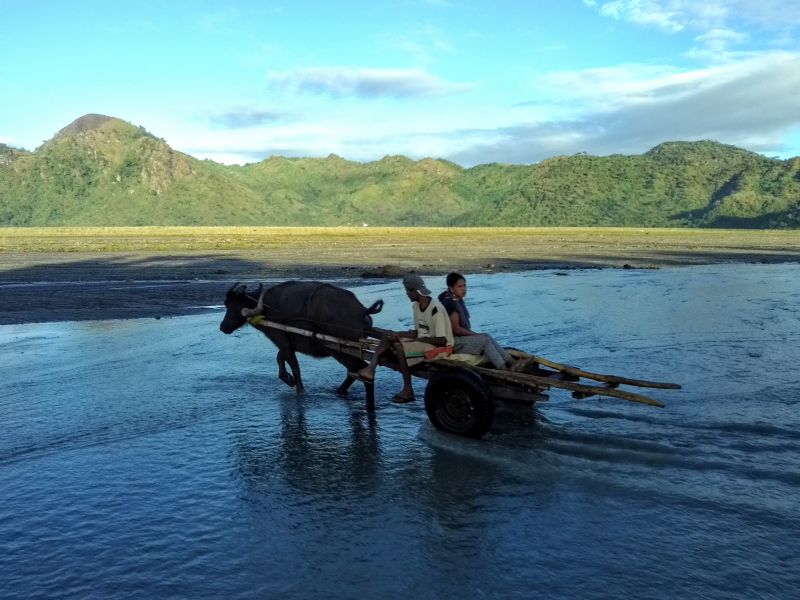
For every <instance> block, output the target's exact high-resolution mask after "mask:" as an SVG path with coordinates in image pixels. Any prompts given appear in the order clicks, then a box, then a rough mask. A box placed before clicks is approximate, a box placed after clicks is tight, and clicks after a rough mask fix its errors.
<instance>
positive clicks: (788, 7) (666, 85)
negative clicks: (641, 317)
mask: <svg viewBox="0 0 800 600" xmlns="http://www.w3.org/2000/svg"><path fill="white" fill-rule="evenodd" d="M0 14H1V15H2V19H0V39H2V40H3V48H4V56H3V58H2V59H0V142H3V143H6V144H10V145H13V146H17V147H23V148H27V149H29V150H32V149H34V148H36V147H37V146H39V145H40V144H41V143H42V142H43V141H45V140H47V139H49V138H51V137H52V136H53V135H54V134H55V133H56V132H57V131H58V130H59V129H61V128H62V127H64V126H66V125H67V124H69V123H70V122H71V121H73V120H74V119H76V118H78V117H80V116H82V115H84V114H87V113H101V114H106V115H110V116H114V117H119V118H121V119H124V120H126V121H130V122H131V123H133V124H135V125H141V126H143V127H144V128H145V129H147V130H148V131H150V132H151V133H153V134H154V135H156V136H158V137H161V138H163V139H165V140H166V141H167V142H168V143H169V144H170V145H171V146H172V147H174V148H176V149H178V150H181V151H183V152H186V153H188V154H190V155H192V156H195V157H197V158H209V159H211V160H215V161H218V162H223V163H246V162H256V161H259V160H262V159H264V158H267V157H269V156H271V155H283V156H327V155H328V154H331V153H336V154H338V155H340V156H342V157H344V158H347V159H350V160H357V161H371V160H378V159H380V158H381V157H383V156H386V155H392V154H404V155H406V156H409V157H411V158H414V159H419V158H424V157H427V156H430V157H434V158H446V159H449V160H453V161H454V162H456V163H458V164H461V165H463V166H472V165H475V164H481V163H488V162H506V163H522V164H529V163H535V162H538V161H540V160H542V159H544V158H547V157H550V156H554V155H560V154H567V155H569V154H574V153H577V152H587V153H589V154H596V155H607V154H613V153H622V154H638V153H641V152H644V151H646V150H648V149H649V148H651V147H652V146H655V145H656V144H659V143H661V142H664V141H668V140H699V139H714V140H718V141H720V142H723V143H728V144H735V145H737V146H740V147H743V148H747V149H749V150H753V151H756V152H760V153H763V154H766V155H767V156H779V157H782V158H787V157H790V156H797V155H800V0H780V1H778V0H703V1H702V2H701V1H700V0H538V1H537V0H529V1H525V0H518V1H511V0H491V1H478V0H463V1H462V0H395V1H386V2H380V1H379V0H372V1H364V2H352V1H345V0H338V1H336V2H323V1H311V0H291V1H290V0H286V1H269V0H261V1H252V2H251V1H228V2H219V1H216V2H210V1H209V2H206V1H193V2H190V1H183V0H178V1H174V0H161V1H159V2H154V1H150V0H139V1H136V2H128V1H125V0H118V1H111V0H107V1H98V0H95V1H91V0H86V1H80V2H79V1H68V0H51V1H48V0H30V1H28V2H19V1H17V0H0Z"/></svg>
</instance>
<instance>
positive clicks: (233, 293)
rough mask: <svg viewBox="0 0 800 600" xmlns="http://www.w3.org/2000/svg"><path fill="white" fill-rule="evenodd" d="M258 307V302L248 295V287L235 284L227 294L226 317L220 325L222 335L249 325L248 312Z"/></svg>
mask: <svg viewBox="0 0 800 600" xmlns="http://www.w3.org/2000/svg"><path fill="white" fill-rule="evenodd" d="M255 305H256V301H255V300H254V299H253V298H252V297H251V296H249V295H248V294H247V286H246V285H244V284H243V283H234V284H233V286H232V287H231V289H229V290H228V293H227V294H225V309H226V310H225V316H224V317H223V318H222V322H221V323H220V324H219V330H220V331H221V332H222V333H233V332H234V331H236V330H237V329H239V327H241V326H242V325H244V324H245V323H247V317H246V316H245V314H246V313H243V312H242V311H243V310H244V311H247V310H248V309H251V308H253V307H254V306H255Z"/></svg>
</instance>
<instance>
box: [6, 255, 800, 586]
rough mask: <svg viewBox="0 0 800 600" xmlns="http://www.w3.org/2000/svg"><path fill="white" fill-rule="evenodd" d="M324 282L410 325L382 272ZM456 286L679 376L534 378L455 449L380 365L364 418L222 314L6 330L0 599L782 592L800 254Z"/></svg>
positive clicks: (525, 327)
mask: <svg viewBox="0 0 800 600" xmlns="http://www.w3.org/2000/svg"><path fill="white" fill-rule="evenodd" d="M427 281H428V285H429V287H431V288H432V289H434V290H437V291H438V290H439V289H441V287H442V286H443V278H428V279H427ZM338 283H340V284H342V285H345V286H348V287H351V288H352V289H353V290H354V291H355V292H356V294H357V295H358V296H359V298H360V299H361V300H362V302H363V303H364V304H365V305H368V304H371V303H372V302H373V301H375V300H377V299H378V298H383V299H384V300H385V301H386V306H385V308H384V311H383V312H382V313H381V314H380V315H377V318H376V325H378V326H381V327H387V328H393V329H405V328H408V327H410V306H409V304H408V300H407V299H406V298H405V295H404V293H403V291H402V288H401V286H400V285H399V284H398V283H396V282H391V283H387V282H380V283H371V284H366V285H364V284H362V283H358V282H352V281H344V282H338ZM468 283H469V295H468V297H467V300H468V302H469V305H470V310H471V312H472V314H473V325H474V326H475V328H477V329H479V330H485V331H490V332H492V333H493V334H494V336H495V337H496V338H497V339H498V340H501V341H502V342H504V343H506V344H507V345H511V346H515V347H519V348H524V349H526V350H528V351H531V352H535V353H537V354H541V355H543V356H546V357H548V358H552V359H554V360H558V361H561V362H568V363H570V364H575V365H578V366H581V367H583V368H586V369H591V370H594V371H599V372H607V373H616V374H622V375H628V376H633V377H639V378H645V379H654V380H662V381H675V382H677V383H680V384H682V386H683V389H681V390H677V391H673V390H651V395H653V396H655V397H657V398H659V399H660V400H662V401H663V402H664V403H665V405H666V408H663V409H658V408H653V407H648V406H643V405H635V404H631V403H628V402H625V401H623V400H615V399H610V398H607V399H599V398H596V397H595V398H589V399H585V400H574V399H572V398H571V397H570V396H569V394H568V393H567V392H565V391H555V390H554V391H553V393H552V394H551V397H550V399H549V400H548V401H547V402H543V403H540V404H537V405H536V408H535V409H528V410H513V411H510V410H505V411H501V412H500V413H499V414H498V416H497V419H496V422H495V425H494V427H493V429H492V430H491V431H490V433H489V434H488V435H487V436H486V437H485V438H484V439H483V440H480V441H475V440H468V439H462V438H457V437H453V436H450V435H447V434H443V433H441V432H439V431H437V430H435V429H434V428H433V427H432V426H431V425H430V424H429V423H428V421H427V418H426V415H425V410H424V406H423V403H422V402H421V401H418V402H416V403H414V404H410V405H401V406H398V405H394V404H392V403H391V402H390V401H389V399H390V398H391V396H392V394H393V393H394V392H395V391H397V390H398V389H399V386H400V379H399V375H398V374H396V373H394V372H391V371H388V370H386V369H381V370H380V371H379V372H378V381H377V386H376V399H377V410H376V411H375V412H374V413H369V412H367V411H366V410H365V408H364V396H363V391H362V390H361V389H360V388H359V387H358V384H357V385H354V386H353V388H352V389H351V392H350V397H349V399H342V398H340V397H338V396H336V395H335V394H334V393H333V390H334V388H335V387H336V385H338V383H339V382H340V381H341V379H342V376H343V372H342V369H341V367H340V366H339V365H338V364H337V363H335V362H334V361H332V360H315V359H311V358H308V357H301V359H300V361H301V367H302V369H303V375H304V380H305V383H306V388H307V393H306V394H305V395H304V396H297V395H296V394H295V393H294V392H293V391H292V390H291V389H290V388H288V387H286V386H284V385H283V384H282V383H281V382H280V381H279V380H278V379H277V377H276V373H277V368H276V365H275V361H274V356H275V350H274V347H273V346H271V344H270V343H269V342H268V341H266V340H264V339H263V337H262V336H261V335H260V334H259V333H258V332H256V331H254V330H242V331H240V332H237V333H236V334H234V335H232V336H225V335H223V334H221V333H220V332H219V330H218V324H219V321H220V319H221V317H222V314H223V311H222V309H221V308H210V309H209V310H208V311H207V312H205V313H203V314H199V315H193V316H186V317H173V318H165V319H132V320H123V321H88V322H67V323H44V324H25V325H6V326H1V327H0V356H1V357H2V361H1V362H0V381H2V384H1V385H2V397H0V422H2V427H3V429H2V431H3V433H2V435H1V436H0V582H2V583H1V584H0V597H2V598H5V599H9V600H10V599H29V598H40V597H47V598H81V599H88V598H98V599H108V598H126V599H127V598H143V599H145V598H146V599H153V598H313V597H325V598H334V599H337V598H406V597H413V598H416V599H426V598H504V599H505V598H532V597H544V598H621V597H633V598H675V597H695V598H748V599H749V598H790V597H795V595H796V593H797V589H798V586H800V500H799V498H800V366H799V365H800V265H797V264H784V265H712V266H701V267H685V268H667V269H660V270H612V269H609V270H584V271H580V270H579V271H535V272H525V273H512V274H496V275H475V276H469V277H468ZM222 293H224V290H222ZM424 383H425V382H424V381H422V380H419V381H417V382H416V383H415V389H416V391H417V395H418V397H420V398H421V397H422V395H423V390H424Z"/></svg>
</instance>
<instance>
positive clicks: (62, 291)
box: [0, 254, 360, 324]
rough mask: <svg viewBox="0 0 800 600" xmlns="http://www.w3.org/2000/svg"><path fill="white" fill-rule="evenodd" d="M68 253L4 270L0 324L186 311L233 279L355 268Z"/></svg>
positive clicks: (323, 274)
mask: <svg viewBox="0 0 800 600" xmlns="http://www.w3.org/2000/svg"><path fill="white" fill-rule="evenodd" d="M68 258H69V254H66V255H64V260H63V261H60V262H53V263H46V264H35V265H29V266H25V267H21V268H16V269H14V268H10V269H5V270H3V271H2V272H0V306H2V307H3V310H2V312H0V324H8V323H19V322H43V321H81V320H96V319H120V318H137V317H150V316H154V317H162V316H177V315H184V314H190V313H193V312H198V311H203V310H205V307H208V306H218V305H220V304H221V303H222V301H223V299H224V296H225V291H226V290H227V289H228V288H229V287H230V285H231V284H232V283H234V282H236V281H241V282H258V281H269V280H275V281H280V280H284V279H293V278H307V279H332V278H336V277H341V276H342V275H343V273H344V272H347V271H348V270H349V269H351V267H346V266H338V265H332V266H324V267H316V266H309V265H301V264H285V265H281V266H280V267H278V266H274V265H266V264H264V263H263V262H261V261H257V260H248V259H245V258H241V257H236V256H230V255H217V254H191V255H179V254H173V255H157V256H152V255H147V256H131V255H115V256H111V257H107V258H92V259H88V260H73V261H70V260H68ZM358 275H360V271H355V272H354V273H353V277H357V276H358Z"/></svg>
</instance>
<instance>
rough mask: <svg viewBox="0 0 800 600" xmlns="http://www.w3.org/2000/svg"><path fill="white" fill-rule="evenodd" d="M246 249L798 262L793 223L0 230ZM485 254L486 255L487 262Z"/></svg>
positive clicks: (313, 257)
mask: <svg viewBox="0 0 800 600" xmlns="http://www.w3.org/2000/svg"><path fill="white" fill-rule="evenodd" d="M109 252H115V253H116V252H126V253H127V252H134V253H155V254H160V253H164V252H169V253H181V254H182V253H195V252H200V253H208V252H221V253H223V254H226V255H229V254H235V255H238V254H240V253H241V254H243V255H247V256H249V257H251V258H254V257H256V258H257V259H258V260H261V261H264V262H268V263H271V264H281V263H291V264H294V265H318V266H322V265H331V264H336V265H342V264H359V265H365V264H371V265H381V264H395V265H399V266H404V267H413V266H424V265H427V266H431V265H436V264H439V263H442V264H447V265H450V264H452V265H475V266H483V267H491V266H492V265H493V264H494V263H498V264H515V263H516V264H520V266H522V265H523V264H548V263H558V262H563V263H581V264H588V265H592V264H596V265H598V266H604V265H609V266H614V265H617V264H618V263H620V262H634V263H639V264H640V266H641V265H643V264H644V265H646V264H648V263H652V264H653V265H661V264H681V263H687V264H691V263H695V262H728V261H751V260H759V261H760V260H763V261H770V262H772V261H787V260H800V232H798V231H795V230H724V229H644V228H560V227H559V228H510V227H503V228H433V227H431V228H427V227H414V228H411V227H399V228H390V227H87V228H83V227H53V228H50V227H34V228H4V229H0V263H2V261H3V256H4V255H5V256H7V257H8V256H9V255H11V254H15V255H18V254H19V253H25V254H27V253H81V254H83V253H109ZM483 261H491V262H487V263H486V264H485V265H484V264H483Z"/></svg>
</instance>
